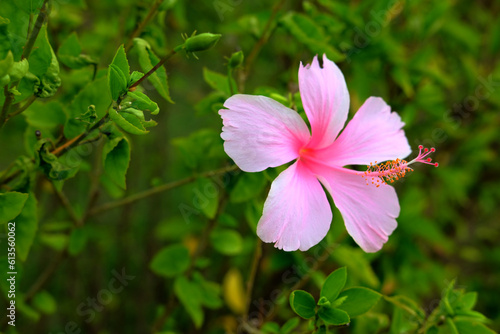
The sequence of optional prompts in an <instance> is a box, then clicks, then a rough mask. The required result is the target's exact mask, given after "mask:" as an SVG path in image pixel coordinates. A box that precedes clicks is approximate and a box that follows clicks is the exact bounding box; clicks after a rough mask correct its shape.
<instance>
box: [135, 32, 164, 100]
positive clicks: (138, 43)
mask: <svg viewBox="0 0 500 334" xmlns="http://www.w3.org/2000/svg"><path fill="white" fill-rule="evenodd" d="M134 44H135V48H134V49H136V50H137V52H138V55H139V65H140V66H141V68H142V70H143V71H144V73H147V72H149V70H151V69H152V68H153V67H154V66H155V65H156V64H158V63H159V61H160V59H159V58H158V57H157V56H156V55H155V54H154V52H153V51H152V50H151V46H150V45H149V43H148V42H146V41H145V40H143V39H141V38H134ZM148 80H149V82H151V84H152V85H153V86H154V87H155V88H156V90H157V91H158V94H160V95H161V96H162V97H163V98H164V99H165V100H167V101H168V102H170V103H174V102H173V101H172V99H171V98H170V93H169V88H168V80H167V70H165V67H164V66H161V67H160V68H158V69H157V70H156V71H155V72H154V73H153V74H151V75H150V76H149V77H148Z"/></svg>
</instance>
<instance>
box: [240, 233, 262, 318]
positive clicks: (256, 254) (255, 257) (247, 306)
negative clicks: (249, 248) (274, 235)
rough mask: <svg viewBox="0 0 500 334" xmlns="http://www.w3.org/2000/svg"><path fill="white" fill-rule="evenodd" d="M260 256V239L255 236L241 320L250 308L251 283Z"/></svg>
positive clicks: (253, 279) (246, 315) (246, 316)
mask: <svg viewBox="0 0 500 334" xmlns="http://www.w3.org/2000/svg"><path fill="white" fill-rule="evenodd" d="M261 256H262V241H261V240H260V238H257V243H256V245H255V252H254V253H253V260H252V267H251V269H250V274H249V275H248V280H247V290H246V294H245V300H246V303H245V313H244V316H243V317H244V319H243V321H245V322H246V321H247V320H248V311H249V310H250V304H251V302H252V291H253V285H254V283H255V276H256V275H257V269H258V268H259V263H260V258H261Z"/></svg>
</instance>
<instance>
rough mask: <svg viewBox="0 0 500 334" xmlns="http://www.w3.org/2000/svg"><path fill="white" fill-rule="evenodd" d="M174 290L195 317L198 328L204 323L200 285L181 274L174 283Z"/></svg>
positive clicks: (192, 316) (194, 320) (189, 312)
mask: <svg viewBox="0 0 500 334" xmlns="http://www.w3.org/2000/svg"><path fill="white" fill-rule="evenodd" d="M174 292H175V295H176V296H177V298H179V301H180V302H181V304H182V305H183V306H184V308H185V309H186V311H187V313H188V314H189V316H190V317H191V319H193V322H194V325H195V327H196V328H198V329H199V328H200V327H201V325H202V324H203V318H204V314H203V309H202V308H201V300H200V294H201V293H200V287H199V286H198V284H195V283H192V282H190V281H189V280H188V279H187V278H186V277H184V276H179V277H177V279H176V280H175V283H174Z"/></svg>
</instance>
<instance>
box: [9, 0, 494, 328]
mask: <svg viewBox="0 0 500 334" xmlns="http://www.w3.org/2000/svg"><path fill="white" fill-rule="evenodd" d="M43 3H44V0H20V1H3V2H2V4H1V5H0V224H4V225H5V227H4V228H3V230H2V231H0V232H1V233H0V243H1V244H2V245H7V242H8V240H7V238H5V233H6V232H7V231H8V230H7V228H8V226H7V225H6V223H8V222H15V223H16V225H15V226H16V245H15V248H16V271H17V277H16V312H17V314H16V328H15V329H16V330H15V331H14V332H16V333H35V332H36V333H38V332H40V333H49V332H52V333H70V332H71V333H76V332H78V331H81V332H82V333H83V332H92V331H101V332H102V331H105V332H109V333H115V332H117V333H119V332H134V333H142V332H151V333H153V332H155V333H165V334H167V333H168V334H179V333H191V332H203V333H214V334H216V333H246V332H248V333H280V334H287V333H339V334H344V333H353V334H365V333H391V334H396V333H426V334H433V333H434V334H436V333H437V334H445V333H458V334H464V333H465V334H468V333H471V334H472V333H474V334H475V333H494V332H495V331H498V330H500V322H499V321H500V316H499V315H500V307H499V305H498V300H497V299H498V298H497V295H498V293H497V292H498V291H497V290H498V286H497V285H498V284H497V283H496V282H498V281H499V280H500V271H499V268H500V260H499V259H500V250H499V247H498V239H499V238H500V233H499V231H500V228H499V227H500V226H499V221H498V217H499V215H500V214H499V208H498V203H499V201H500V188H499V187H498V184H499V181H500V180H499V177H498V176H499V175H500V171H499V167H498V125H499V124H500V121H499V119H500V118H499V115H500V114H499V113H498V112H497V111H498V109H499V107H500V97H499V96H500V95H499V94H498V89H499V87H500V84H499V83H500V62H499V59H498V51H499V50H500V21H499V20H498V18H497V17H498V13H499V11H500V3H498V2H495V1H482V2H470V3H466V2H456V1H451V0H443V1H439V2H429V1H420V0H415V1H388V0H383V1H377V2H373V1H371V2H370V1H356V2H350V3H348V2H343V1H338V0H316V1H274V2H273V3H264V2H258V1H230V0H216V1H213V2H206V3H204V4H203V5H199V6H196V5H192V4H191V3H190V2H188V1H161V0H158V1H156V0H120V1H107V0H105V1H100V0H85V1H82V0H72V1H50V0H49V1H48V2H47V3H46V5H47V6H46V7H45V9H44V10H45V12H44V13H42V14H41V15H40V10H41V7H42V4H43ZM39 19H43V20H39ZM195 29H196V30H197V31H199V32H200V33H197V34H193V35H192V36H191V37H188V36H187V35H186V33H187V32H189V33H190V32H192V31H194V30H195ZM207 31H211V32H213V34H211V33H206V32H207ZM219 34H220V35H219ZM31 42H33V44H30V43H31ZM30 45H31V46H32V47H31V46H30ZM204 50H208V51H205V52H201V51H204ZM23 52H25V55H27V54H28V53H29V56H26V58H24V59H23V58H22V54H23ZM193 52H195V53H196V54H195V53H193ZM323 54H325V55H326V56H327V57H328V58H329V59H332V60H334V61H336V63H337V65H338V66H339V68H340V69H341V71H342V73H343V75H344V77H345V80H346V83H347V86H348V90H349V96H350V110H349V112H350V113H349V116H348V120H349V119H351V118H352V117H353V116H354V115H355V113H356V111H357V110H358V109H359V107H360V106H361V105H362V104H363V102H364V101H365V100H366V99H367V98H368V97H370V96H380V97H382V98H383V99H384V100H385V101H386V102H387V103H388V104H389V105H390V106H391V109H392V110H394V111H395V112H396V113H397V114H398V115H399V116H400V117H401V119H402V121H403V122H404V123H405V126H404V128H403V129H404V131H405V134H406V137H407V138H408V141H409V144H410V146H411V147H412V149H413V150H414V151H415V149H416V147H417V145H419V144H423V145H425V146H428V147H431V146H434V147H436V149H437V152H436V154H435V156H433V159H434V160H436V161H439V162H440V167H439V168H437V169H436V168H425V167H426V166H418V167H415V171H414V172H413V173H411V174H409V175H408V176H407V177H405V178H404V179H402V180H400V181H398V182H396V183H395V185H394V187H395V190H396V193H397V196H398V199H399V204H400V207H401V211H400V214H399V217H398V218H397V220H398V228H397V229H396V230H395V231H394V232H393V233H392V234H391V236H390V237H389V240H388V242H387V243H386V244H385V245H384V247H383V248H382V250H381V251H379V252H377V253H370V254H367V253H364V252H363V251H362V250H361V249H360V248H359V247H358V246H357V245H356V244H355V243H354V241H353V240H352V239H351V238H350V237H348V236H347V233H346V229H345V226H344V224H343V223H342V215H341V214H340V213H339V212H338V210H336V209H335V201H334V200H333V201H330V204H331V207H332V209H333V211H334V212H333V220H332V222H331V228H330V231H329V232H328V234H327V236H326V237H325V238H324V240H323V241H322V242H321V243H320V244H319V245H317V246H315V247H313V248H311V249H310V250H308V251H307V252H284V251H281V250H278V249H275V248H274V247H273V245H272V244H267V243H262V242H261V241H259V240H258V236H257V235H256V229H257V224H258V222H259V220H260V218H261V217H262V212H263V208H264V203H265V200H266V198H267V195H268V192H269V188H270V186H271V183H272V182H273V181H274V180H275V179H276V177H277V176H278V175H279V173H280V172H282V171H283V170H284V169H285V168H286V166H282V167H278V168H268V169H266V170H264V171H261V172H257V173H245V172H242V171H239V170H237V168H236V167H234V165H233V162H232V161H231V159H230V158H229V157H228V156H227V154H226V153H225V152H224V146H223V144H224V143H223V141H222V139H221V137H220V133H221V126H222V124H221V119H220V116H219V115H218V111H219V110H220V109H222V108H223V104H224V102H225V101H226V100H227V99H228V98H229V97H230V96H232V95H234V94H237V93H241V94H252V95H263V96H267V97H270V98H272V99H274V100H276V101H278V102H280V103H282V104H284V105H285V106H287V107H289V108H291V109H293V110H296V111H297V112H298V113H299V114H300V115H301V116H302V117H303V118H304V119H306V117H305V110H304V107H303V105H302V101H301V96H300V93H301V92H300V91H299V87H298V86H299V85H298V77H297V70H298V67H299V64H300V63H301V62H302V64H303V65H306V64H308V63H310V62H311V60H312V59H313V57H314V56H315V55H318V56H319V58H320V62H321V58H322V55H323ZM198 57H199V59H198ZM160 62H161V66H159V68H158V69H156V70H155V71H153V72H151V70H152V69H154V67H155V66H156V65H158V64H159V63H160ZM167 74H168V75H167ZM145 76H147V78H145ZM142 79H144V80H142ZM324 89H325V90H328V89H334V87H324ZM173 100H175V101H176V103H175V104H171V102H172V101H173ZM160 109H161V111H162V112H161V113H160V112H159V111H160ZM250 112H251V111H250ZM150 115H152V116H150ZM151 118H154V120H151ZM156 123H158V125H157V126H156V127H153V126H154V125H156ZM257 131H258V129H256V132H257ZM135 134H140V136H136V135H135ZM414 156H415V155H414V153H413V154H412V155H411V156H409V157H407V158H406V157H405V159H412V158H413V157H414ZM349 167H350V168H358V167H357V166H349ZM362 167H363V166H361V167H359V168H361V169H362ZM8 265H9V259H8V257H7V252H4V253H1V254H0V267H1V268H7V267H8ZM332 268H340V269H337V270H336V271H334V272H331V271H332V270H333V269H332ZM125 272H126V273H127V274H126V275H125V274H123V273H125ZM347 273H349V275H347ZM127 275H129V276H127ZM126 277H129V278H130V277H134V278H133V279H126ZM0 278H1V279H0V289H1V291H2V296H3V297H4V300H5V302H7V303H8V302H9V298H8V296H7V292H8V290H9V286H8V284H7V282H8V281H7V278H8V275H7V274H6V271H5V270H3V271H2V272H1V273H0ZM452 278H456V279H457V282H460V285H455V284H454V283H453V282H452V283H449V282H450V280H451V279H452ZM465 287H466V289H467V290H465ZM295 289H300V290H297V291H294V290H295ZM371 289H373V290H371ZM292 296H293V298H291V299H292V300H291V302H292V303H291V304H289V302H290V299H289V298H288V297H292ZM296 314H299V315H297V316H295V315H296ZM303 317H304V318H307V319H304V318H303ZM4 320H5V319H4ZM3 325H4V327H1V328H0V331H1V332H6V333H10V332H12V328H10V330H9V329H7V327H6V326H7V325H6V322H5V321H4V322H3ZM14 332H12V333H14Z"/></svg>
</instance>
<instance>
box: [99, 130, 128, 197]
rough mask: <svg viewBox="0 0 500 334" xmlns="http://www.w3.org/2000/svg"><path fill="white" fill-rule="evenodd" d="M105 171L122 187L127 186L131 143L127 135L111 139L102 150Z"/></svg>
mask: <svg viewBox="0 0 500 334" xmlns="http://www.w3.org/2000/svg"><path fill="white" fill-rule="evenodd" d="M102 156H103V158H102V161H103V165H104V173H105V175H106V176H107V177H109V178H110V179H111V180H112V181H113V182H115V183H116V184H117V185H118V186H119V187H121V188H122V189H126V188H127V183H126V179H125V177H126V175H127V170H128V166H129V163H130V144H129V142H128V140H127V139H126V138H125V137H116V138H113V139H109V140H107V141H106V143H105V144H104V148H103V152H102Z"/></svg>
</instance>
